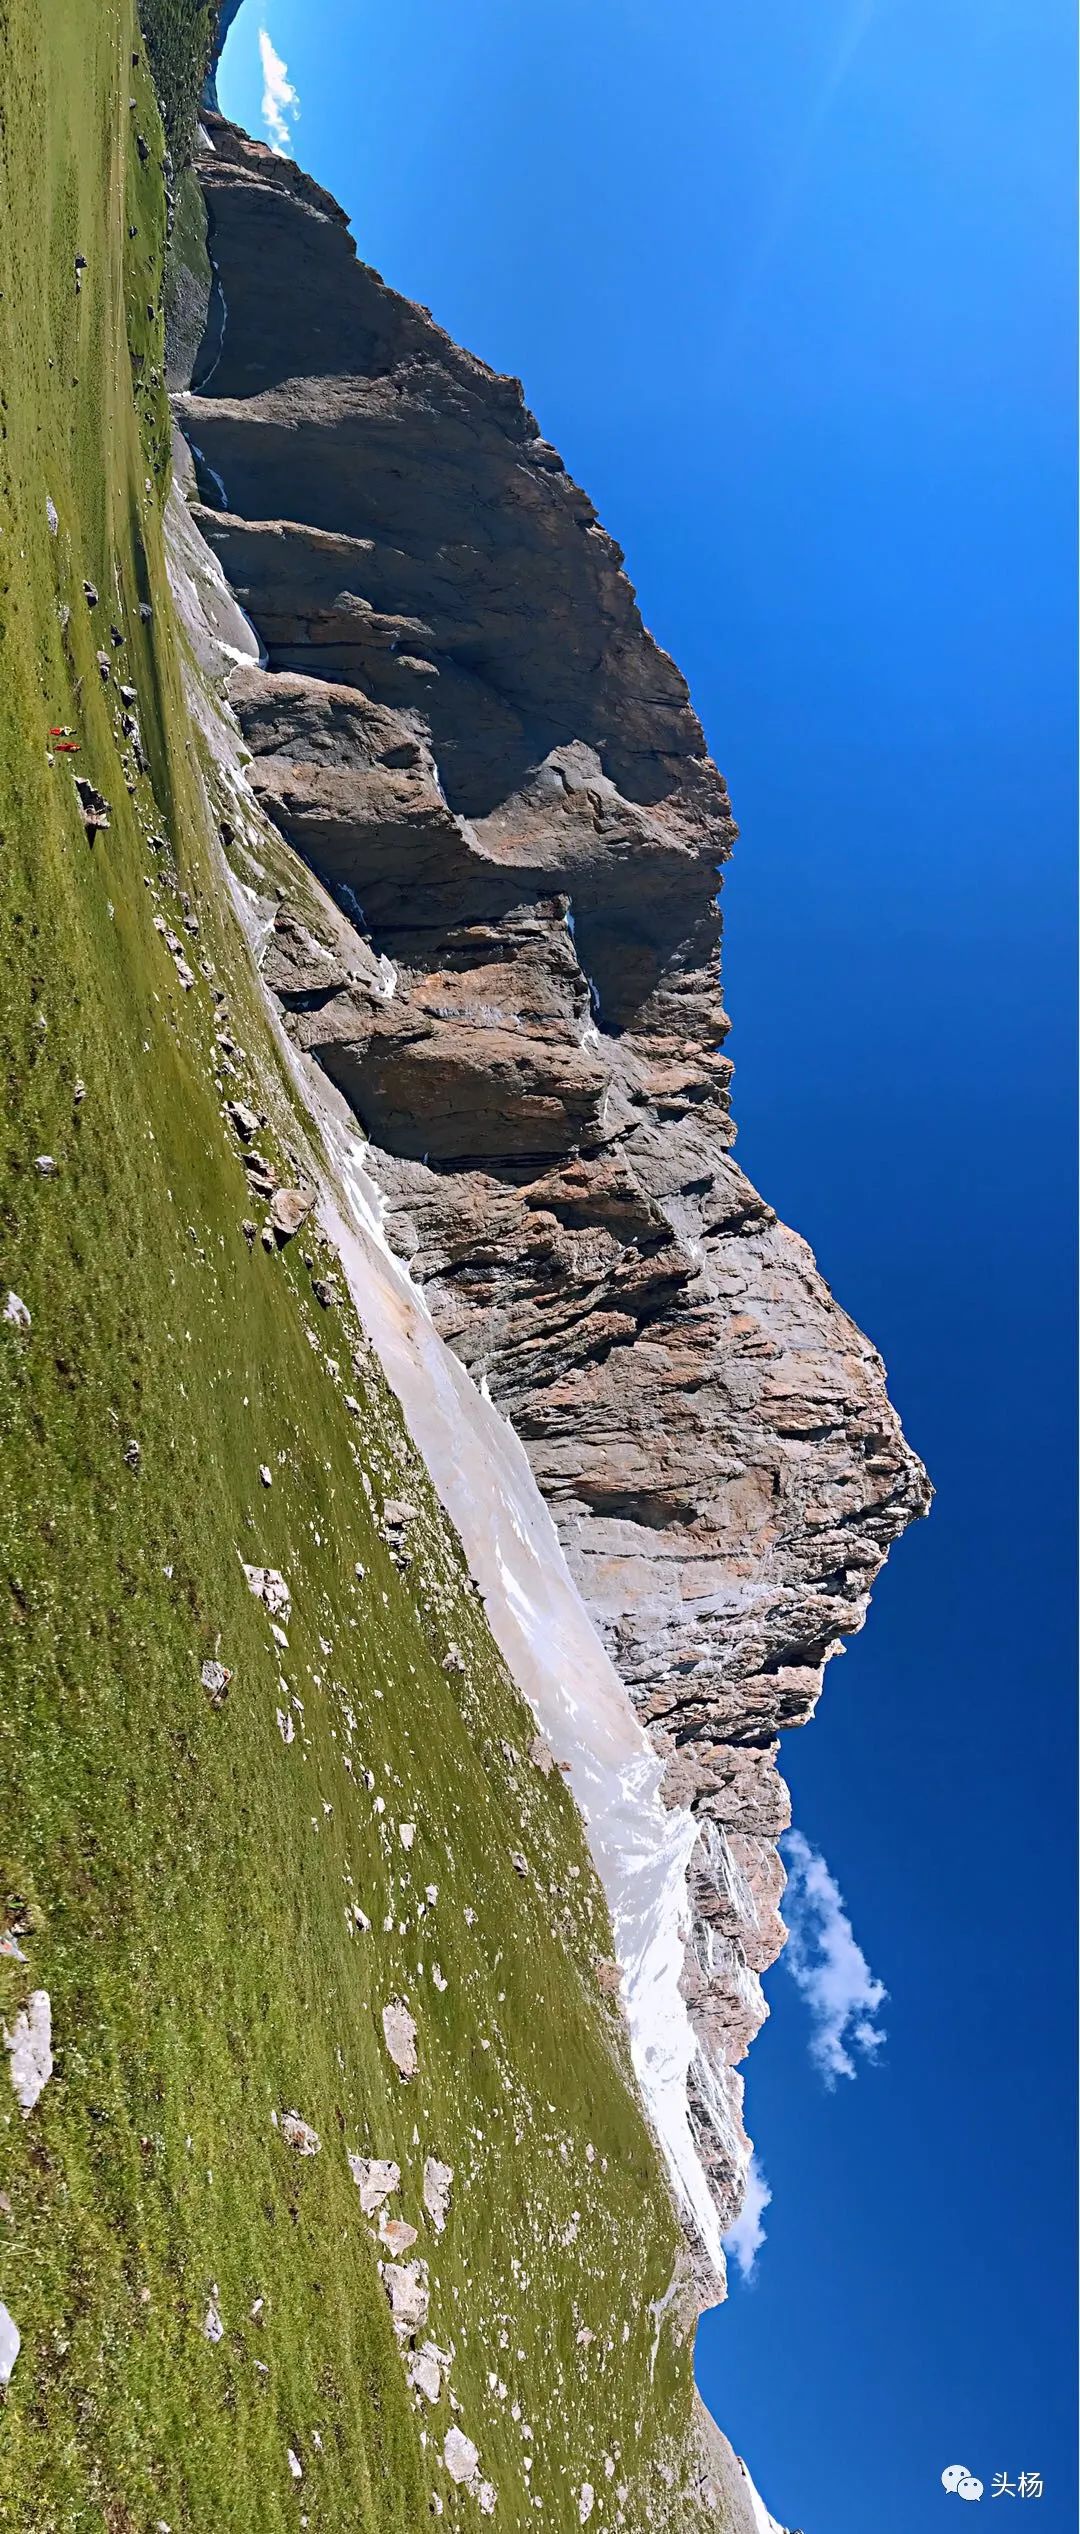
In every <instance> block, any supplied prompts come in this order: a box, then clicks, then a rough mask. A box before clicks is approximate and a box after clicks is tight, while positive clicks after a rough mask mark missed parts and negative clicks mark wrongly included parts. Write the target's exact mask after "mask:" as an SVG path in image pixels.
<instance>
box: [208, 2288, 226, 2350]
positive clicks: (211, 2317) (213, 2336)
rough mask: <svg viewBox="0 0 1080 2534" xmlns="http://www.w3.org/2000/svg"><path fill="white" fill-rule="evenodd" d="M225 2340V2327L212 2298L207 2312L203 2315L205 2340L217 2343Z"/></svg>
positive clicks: (209, 2300) (209, 2299)
mask: <svg viewBox="0 0 1080 2534" xmlns="http://www.w3.org/2000/svg"><path fill="white" fill-rule="evenodd" d="M224 2338H225V2325H224V2323H223V2322H222V2319H221V2316H220V2314H219V2312H218V2309H217V2306H216V2305H215V2303H214V2299H213V2297H212V2296H211V2297H209V2298H208V2299H207V2305H206V2312H205V2314H204V2315H203V2339H204V2340H214V2341H217V2340H224Z"/></svg>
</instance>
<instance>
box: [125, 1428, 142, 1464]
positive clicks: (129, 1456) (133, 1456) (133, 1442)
mask: <svg viewBox="0 0 1080 2534" xmlns="http://www.w3.org/2000/svg"><path fill="white" fill-rule="evenodd" d="M124 1461H125V1464H126V1466H127V1468H128V1469H139V1468H140V1467H141V1465H142V1444H141V1443H140V1442H139V1439H138V1436H137V1435H135V1434H132V1435H131V1436H129V1438H128V1441H127V1442H126V1443H125V1445H124Z"/></svg>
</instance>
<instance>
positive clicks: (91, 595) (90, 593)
mask: <svg viewBox="0 0 1080 2534" xmlns="http://www.w3.org/2000/svg"><path fill="white" fill-rule="evenodd" d="M85 267H86V257H85V255H77V256H76V258H75V269H76V272H79V271H80V270H85ZM82 592H83V597H84V598H85V600H86V604H87V606H88V607H96V606H97V603H98V594H97V591H96V589H95V588H94V584H93V582H92V581H84V582H83V585H82Z"/></svg>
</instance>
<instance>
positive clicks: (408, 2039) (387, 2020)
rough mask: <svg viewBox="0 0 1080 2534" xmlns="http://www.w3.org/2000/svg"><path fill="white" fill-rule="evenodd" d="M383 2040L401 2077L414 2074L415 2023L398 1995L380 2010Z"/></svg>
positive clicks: (415, 2063) (415, 2059) (415, 2058)
mask: <svg viewBox="0 0 1080 2534" xmlns="http://www.w3.org/2000/svg"><path fill="white" fill-rule="evenodd" d="M382 2028H383V2040H384V2041H385V2043H386V2047H387V2049H388V2051H389V2053H390V2057H391V2058H392V2060H393V2062H394V2066H395V2068H396V2069H397V2071H398V2075H399V2076H401V2077H410V2076H415V2075H416V2069H417V2057H416V2025H415V2023H414V2021H413V2018H412V2016H411V2015H410V2013H409V2009H408V2007H407V2006H406V2005H405V2003H404V2001H403V1999H402V1998H400V1997H392V1998H391V2000H390V2004H389V2006H384V2007H383V2010H382Z"/></svg>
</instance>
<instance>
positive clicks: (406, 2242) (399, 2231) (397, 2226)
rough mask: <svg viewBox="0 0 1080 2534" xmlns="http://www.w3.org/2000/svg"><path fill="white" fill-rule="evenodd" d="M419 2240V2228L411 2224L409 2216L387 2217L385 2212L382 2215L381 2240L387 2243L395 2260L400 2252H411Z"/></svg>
mask: <svg viewBox="0 0 1080 2534" xmlns="http://www.w3.org/2000/svg"><path fill="white" fill-rule="evenodd" d="M417 2241H418V2236H417V2230H416V2228H415V2226H410V2225H409V2223H408V2220H407V2218H404V2217H387V2216H386V2215H385V2213H384V2214H383V2216H382V2217H380V2219H379V2242H380V2243H381V2244H385V2245H386V2249H387V2251H388V2252H389V2253H390V2254H392V2256H393V2258H394V2260H395V2261H396V2260H397V2259H398V2256H399V2254H401V2253H403V2252H411V2251H412V2248H413V2245H414V2244H415V2243H416V2242H417Z"/></svg>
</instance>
